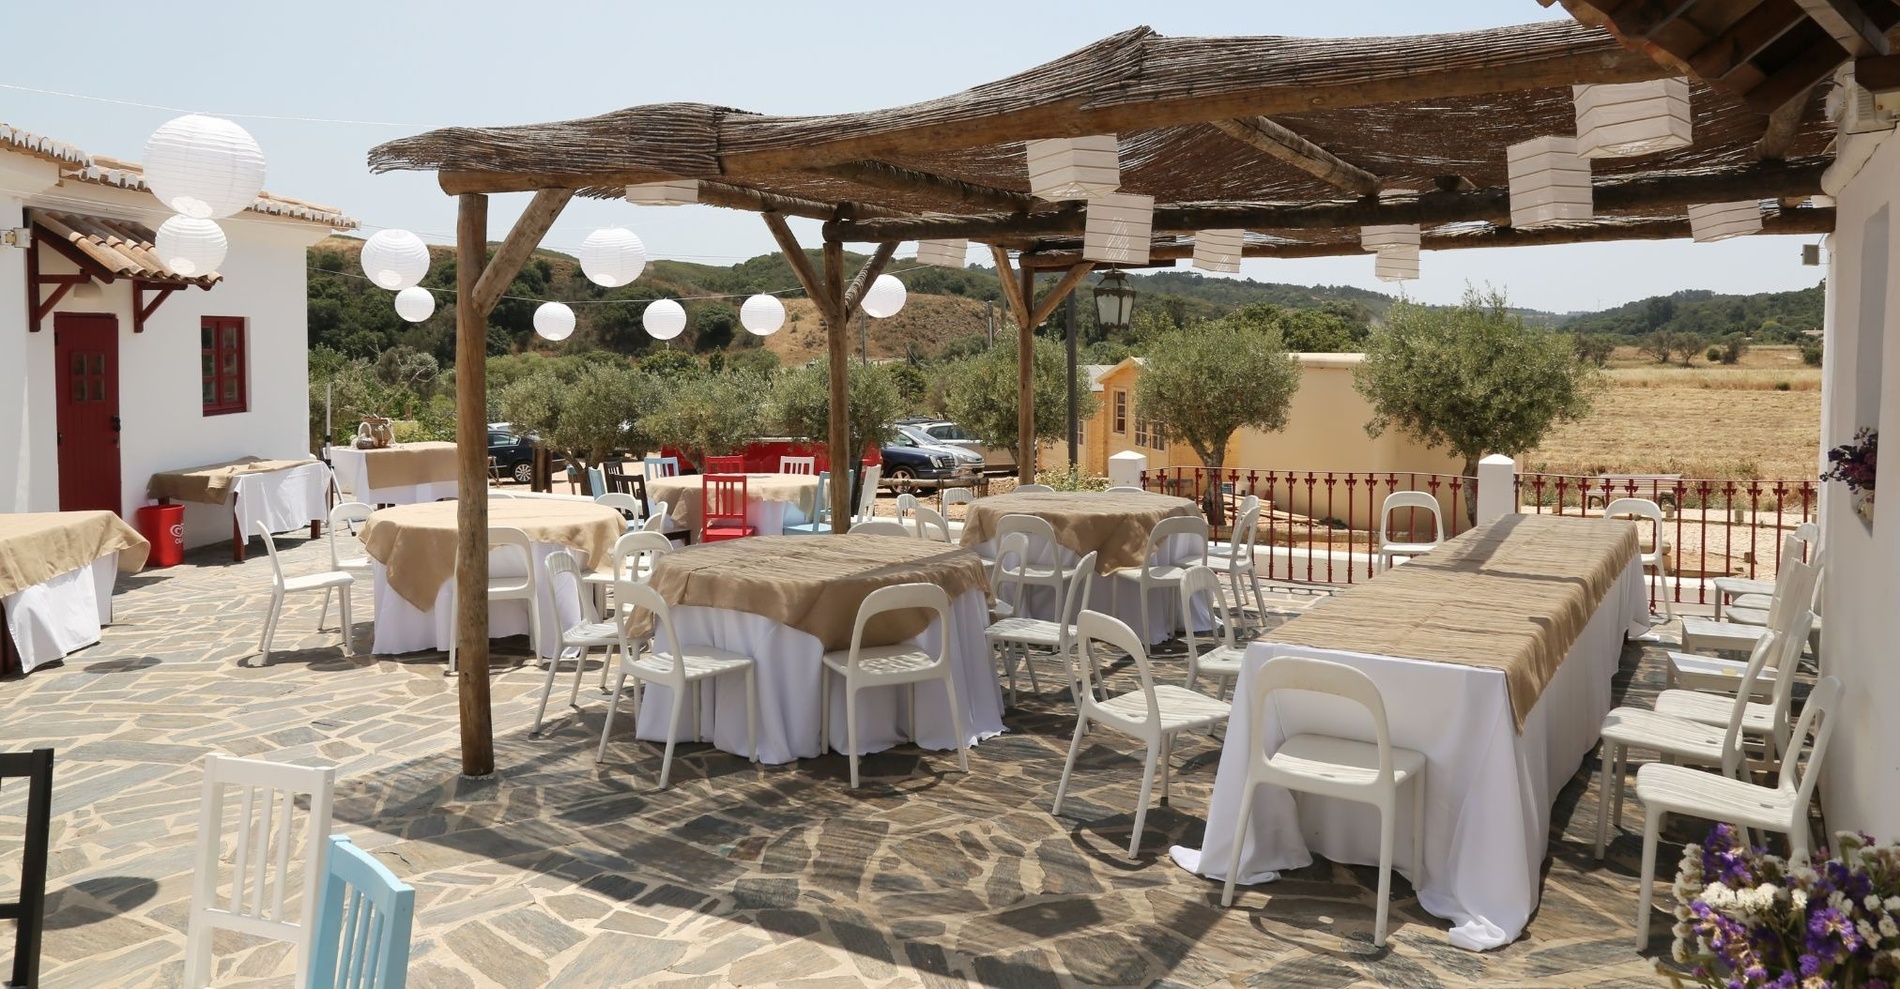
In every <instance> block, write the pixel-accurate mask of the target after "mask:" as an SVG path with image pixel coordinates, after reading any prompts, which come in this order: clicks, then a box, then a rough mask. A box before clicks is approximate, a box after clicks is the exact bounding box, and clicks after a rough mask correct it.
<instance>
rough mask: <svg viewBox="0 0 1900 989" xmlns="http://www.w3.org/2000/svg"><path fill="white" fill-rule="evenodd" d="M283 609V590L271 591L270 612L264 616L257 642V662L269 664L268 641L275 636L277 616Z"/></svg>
mask: <svg viewBox="0 0 1900 989" xmlns="http://www.w3.org/2000/svg"><path fill="white" fill-rule="evenodd" d="M283 609H284V592H282V591H272V592H271V596H270V613H269V614H267V615H265V616H264V635H263V638H262V639H260V640H259V641H258V644H257V651H258V653H259V656H258V662H259V663H261V664H263V665H265V666H269V665H270V643H271V640H272V639H274V638H276V637H277V616H278V615H279V614H281V613H282V612H283Z"/></svg>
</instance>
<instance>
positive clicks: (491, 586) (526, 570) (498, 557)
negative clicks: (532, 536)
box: [448, 525, 541, 673]
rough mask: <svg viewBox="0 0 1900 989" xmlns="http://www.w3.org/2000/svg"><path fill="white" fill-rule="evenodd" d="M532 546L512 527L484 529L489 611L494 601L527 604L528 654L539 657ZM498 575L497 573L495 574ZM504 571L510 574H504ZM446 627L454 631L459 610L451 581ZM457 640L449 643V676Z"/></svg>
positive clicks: (451, 580)
mask: <svg viewBox="0 0 1900 989" xmlns="http://www.w3.org/2000/svg"><path fill="white" fill-rule="evenodd" d="M536 569H537V568H536V567H535V565H534V543H532V542H530V541H529V539H528V534H527V533H525V532H523V531H521V530H520V529H517V528H515V527H513V526H505V525H491V526H489V527H488V603H489V607H490V608H491V609H492V608H493V607H494V603H495V602H496V601H526V602H528V651H529V652H532V653H534V654H535V655H536V656H539V655H540V654H541V650H540V647H539V643H540V638H541V596H540V595H539V594H537V593H536V592H535V588H536V583H535V579H534V572H535V570H536ZM498 571H501V572H500V573H498ZM506 571H513V572H512V573H508V572H506ZM449 588H450V590H449V627H450V628H457V627H458V626H457V625H456V620H455V616H456V612H457V610H458V609H460V607H461V600H462V592H461V589H460V588H459V587H457V586H456V581H455V578H454V577H450V578H449ZM460 640H461V636H459V635H458V636H456V637H455V638H453V639H450V640H449V670H448V671H449V672H450V673H454V672H455V670H456V666H455V659H456V655H455V653H456V649H457V648H458V647H459V646H460V645H461V641H460Z"/></svg>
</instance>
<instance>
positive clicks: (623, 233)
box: [581, 227, 647, 288]
mask: <svg viewBox="0 0 1900 989" xmlns="http://www.w3.org/2000/svg"><path fill="white" fill-rule="evenodd" d="M646 267H647V247H646V245H645V244H642V243H640V238H638V237H636V236H634V235H633V231H631V230H628V229H627V228H626V227H608V228H606V229H605V230H596V231H594V232H593V233H591V234H588V235H587V239H586V240H584V241H581V270H582V271H583V272H586V273H587V280H588V281H591V282H593V283H594V284H596V285H604V286H606V287H607V288H618V287H619V286H621V285H625V284H627V283H629V282H631V281H633V280H634V279H636V278H638V277H640V272H642V271H645V270H646Z"/></svg>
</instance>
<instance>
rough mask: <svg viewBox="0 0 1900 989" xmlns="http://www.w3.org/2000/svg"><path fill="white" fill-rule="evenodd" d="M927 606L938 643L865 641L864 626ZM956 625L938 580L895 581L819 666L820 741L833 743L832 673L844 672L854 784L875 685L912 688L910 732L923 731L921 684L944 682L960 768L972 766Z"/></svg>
mask: <svg viewBox="0 0 1900 989" xmlns="http://www.w3.org/2000/svg"><path fill="white" fill-rule="evenodd" d="M911 610H922V611H930V612H934V613H935V614H936V624H937V630H938V635H937V648H936V649H935V650H931V649H926V648H924V647H923V646H922V645H920V644H919V643H918V642H917V641H916V640H914V639H913V640H910V641H906V642H899V643H897V644H895V645H888V646H866V645H864V626H865V624H866V623H867V622H869V621H870V620H871V619H873V618H875V617H877V616H878V615H881V614H884V613H885V612H889V611H911ZM955 637H956V636H955V626H954V625H952V624H951V622H950V594H949V592H947V591H945V590H944V589H943V588H942V587H940V586H938V585H936V584H893V585H891V586H889V587H880V588H878V589H877V590H875V591H872V592H871V593H870V594H868V595H866V596H865V598H864V603H863V604H861V605H859V606H858V619H857V621H856V623H854V624H853V625H852V626H851V646H850V648H848V649H835V650H832V651H831V652H827V653H825V656H824V663H823V665H822V666H820V667H819V670H818V703H819V705H820V708H819V712H820V713H819V718H818V746H819V750H820V751H823V750H824V749H825V748H827V747H829V746H830V744H831V675H832V674H834V673H835V674H837V675H838V676H841V677H844V725H845V728H844V730H845V748H846V751H847V754H849V755H850V757H851V789H853V790H855V789H857V788H858V693H859V692H860V691H863V690H866V689H869V688H872V687H901V686H905V685H908V686H909V687H910V691H909V694H910V720H909V722H908V724H909V725H910V733H911V739H912V741H915V740H916V736H917V685H918V684H920V683H928V682H930V681H932V680H941V681H943V690H944V694H945V695H946V696H947V697H948V698H949V701H950V725H951V729H952V730H953V731H955V732H956V734H957V768H958V769H959V770H961V771H963V772H966V773H967V772H969V771H970V747H969V737H968V736H967V735H965V734H964V731H963V707H962V705H960V704H958V703H957V680H956V670H955V669H954V668H953V667H952V666H951V665H950V658H949V657H950V656H951V654H952V644H953V640H954V639H955Z"/></svg>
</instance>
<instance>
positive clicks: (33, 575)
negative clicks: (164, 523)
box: [0, 512, 152, 597]
mask: <svg viewBox="0 0 1900 989" xmlns="http://www.w3.org/2000/svg"><path fill="white" fill-rule="evenodd" d="M151 549H152V544H151V543H148V542H146V541H145V537H144V536H141V535H139V534H138V530H136V529H134V528H132V527H131V526H129V525H126V524H125V520H123V519H121V518H119V517H118V516H117V515H114V514H113V513H111V512H41V513H34V514H19V515H12V514H8V515H0V597H6V596H8V595H10V594H18V593H19V592H20V591H23V590H25V589H27V588H29V587H32V586H33V585H34V584H43V583H45V582H47V581H49V580H52V579H53V578H54V577H57V576H59V575H60V574H63V573H71V572H72V571H74V570H77V569H79V568H80V567H83V566H87V565H89V564H91V563H92V561H94V560H97V559H98V558H100V557H102V556H104V555H106V554H107V553H117V554H119V570H120V572H122V573H137V572H138V571H139V568H140V567H143V566H145V556H146V554H147V553H149V552H151Z"/></svg>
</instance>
